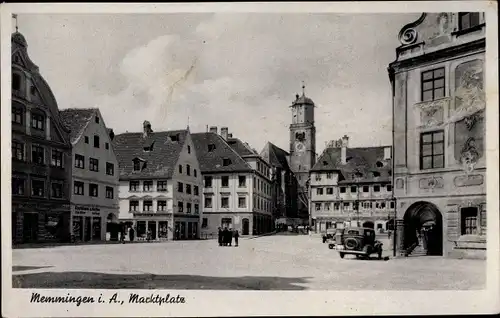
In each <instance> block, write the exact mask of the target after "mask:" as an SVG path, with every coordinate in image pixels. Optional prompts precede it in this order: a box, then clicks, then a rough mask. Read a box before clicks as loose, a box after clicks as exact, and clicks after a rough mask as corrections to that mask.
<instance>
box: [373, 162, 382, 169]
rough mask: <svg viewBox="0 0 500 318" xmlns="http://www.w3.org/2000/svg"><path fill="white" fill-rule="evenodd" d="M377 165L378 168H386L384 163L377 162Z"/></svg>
mask: <svg viewBox="0 0 500 318" xmlns="http://www.w3.org/2000/svg"><path fill="white" fill-rule="evenodd" d="M375 165H376V166H377V168H382V167H383V166H384V164H383V163H382V161H377V163H376V164H375Z"/></svg>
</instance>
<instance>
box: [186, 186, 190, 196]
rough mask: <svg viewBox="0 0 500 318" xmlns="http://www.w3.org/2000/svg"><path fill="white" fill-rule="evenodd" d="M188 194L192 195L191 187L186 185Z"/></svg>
mask: <svg viewBox="0 0 500 318" xmlns="http://www.w3.org/2000/svg"><path fill="white" fill-rule="evenodd" d="M186 194H191V185H190V184H186Z"/></svg>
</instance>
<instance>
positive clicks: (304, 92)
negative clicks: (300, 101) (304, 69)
mask: <svg viewBox="0 0 500 318" xmlns="http://www.w3.org/2000/svg"><path fill="white" fill-rule="evenodd" d="M302 96H306V84H304V81H302Z"/></svg>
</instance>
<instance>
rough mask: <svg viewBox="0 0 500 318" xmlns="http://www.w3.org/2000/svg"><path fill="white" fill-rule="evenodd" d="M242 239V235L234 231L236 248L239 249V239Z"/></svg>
mask: <svg viewBox="0 0 500 318" xmlns="http://www.w3.org/2000/svg"><path fill="white" fill-rule="evenodd" d="M239 237H240V233H238V230H236V231H234V246H235V247H238V238H239Z"/></svg>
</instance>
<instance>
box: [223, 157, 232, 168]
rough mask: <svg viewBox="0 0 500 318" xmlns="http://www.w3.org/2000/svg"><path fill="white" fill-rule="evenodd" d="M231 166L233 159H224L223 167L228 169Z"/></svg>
mask: <svg viewBox="0 0 500 318" xmlns="http://www.w3.org/2000/svg"><path fill="white" fill-rule="evenodd" d="M230 164H231V159H229V158H224V159H222V165H223V166H224V167H227V166H229V165H230Z"/></svg>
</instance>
